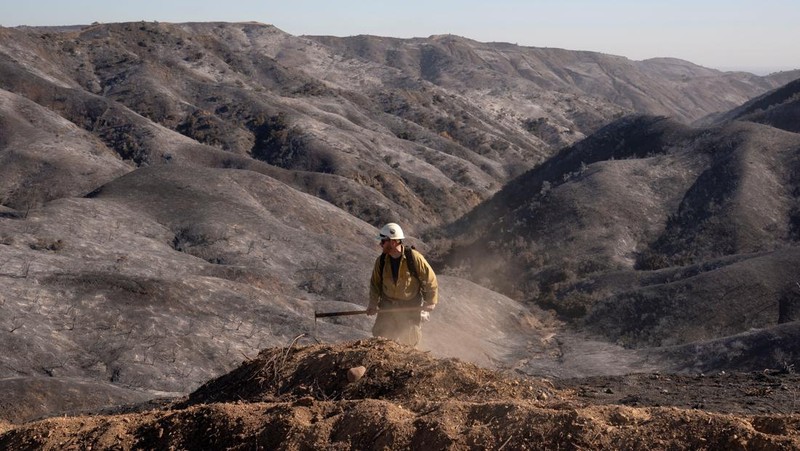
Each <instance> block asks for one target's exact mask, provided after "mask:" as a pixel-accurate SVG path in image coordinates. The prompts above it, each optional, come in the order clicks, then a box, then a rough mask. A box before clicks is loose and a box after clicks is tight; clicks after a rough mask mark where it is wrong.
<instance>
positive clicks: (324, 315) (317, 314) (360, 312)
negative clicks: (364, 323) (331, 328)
mask: <svg viewBox="0 0 800 451" xmlns="http://www.w3.org/2000/svg"><path fill="white" fill-rule="evenodd" d="M366 313H367V311H366V310H349V311H346V312H328V313H323V312H314V318H327V317H329V316H350V315H365V314H366Z"/></svg>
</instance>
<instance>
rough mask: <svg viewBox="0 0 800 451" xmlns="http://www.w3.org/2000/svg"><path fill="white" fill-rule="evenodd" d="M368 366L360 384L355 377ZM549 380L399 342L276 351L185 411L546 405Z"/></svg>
mask: <svg viewBox="0 0 800 451" xmlns="http://www.w3.org/2000/svg"><path fill="white" fill-rule="evenodd" d="M359 367H363V368H364V369H365V370H366V371H365V372H364V374H363V377H362V378H361V379H360V380H359V381H358V383H352V382H350V380H348V371H349V370H350V369H353V368H359ZM554 392H555V390H554V389H553V386H552V384H550V383H549V382H548V381H545V380H537V379H524V380H523V379H519V378H515V377H510V376H505V375H503V374H502V373H499V372H497V371H492V370H489V369H485V368H481V367H478V366H476V365H474V364H471V363H466V362H463V361H461V360H458V359H436V358H434V357H431V356H430V355H429V354H428V353H427V352H422V351H418V350H415V349H412V348H409V347H407V346H402V345H399V344H397V343H395V342H393V341H391V340H385V339H379V338H378V339H368V340H359V341H355V342H348V343H345V344H338V345H330V344H322V345H314V346H304V347H289V348H272V349H266V350H264V351H262V352H261V353H260V354H259V355H258V357H256V358H255V359H253V360H250V361H246V362H244V363H243V364H242V365H241V366H240V367H239V368H237V369H235V370H233V371H232V372H230V373H228V374H226V375H224V376H221V377H219V378H217V379H214V380H212V381H209V382H208V383H206V384H204V385H203V386H202V387H200V388H199V389H197V390H196V391H195V392H194V393H192V394H191V395H189V398H188V401H186V402H185V403H182V404H181V405H180V406H181V407H183V406H188V405H194V404H206V403H211V402H235V401H245V402H257V401H277V400H282V401H287V400H296V399H299V398H303V397H310V398H313V399H315V400H346V399H385V400H395V401H424V400H429V401H434V400H435V401H440V400H445V399H458V400H472V401H476V400H490V399H502V398H509V399H531V400H535V399H546V398H550V397H552V396H553V395H554Z"/></svg>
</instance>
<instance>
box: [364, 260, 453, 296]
mask: <svg viewBox="0 0 800 451" xmlns="http://www.w3.org/2000/svg"><path fill="white" fill-rule="evenodd" d="M405 250H406V249H405V245H404V246H403V249H402V252H401V256H400V269H399V270H398V271H397V283H395V281H394V279H393V278H392V263H391V260H390V259H391V257H390V256H389V255H387V254H381V255H380V256H379V257H378V258H377V259H376V260H375V266H374V268H373V269H372V279H371V280H370V284H369V306H370V307H378V306H379V305H380V301H381V299H388V300H390V301H400V302H403V301H406V302H412V301H415V300H417V299H420V297H421V299H422V302H423V303H424V304H436V303H437V302H439V283H438V282H437V281H436V274H434V272H433V268H431V265H429V264H428V261H427V260H425V257H423V256H422V254H420V253H419V252H417V251H416V250H415V249H412V250H411V255H412V257H413V258H414V263H415V267H416V269H417V276H418V277H419V279H417V278H416V277H414V276H412V275H411V272H410V271H409V269H408V262H407V261H406V252H405ZM381 259H385V260H386V262H385V264H384V265H383V286H381V274H380V267H381Z"/></svg>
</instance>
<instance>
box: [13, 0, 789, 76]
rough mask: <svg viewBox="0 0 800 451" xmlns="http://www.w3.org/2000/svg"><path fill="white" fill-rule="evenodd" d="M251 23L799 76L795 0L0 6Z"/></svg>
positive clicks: (53, 0)
mask: <svg viewBox="0 0 800 451" xmlns="http://www.w3.org/2000/svg"><path fill="white" fill-rule="evenodd" d="M139 20H146V21H153V20H157V21H161V22H198V21H199V22H207V21H224V22H240V21H255V22H263V23H268V24H272V25H275V26H276V27H278V28H280V29H281V30H283V31H285V32H287V33H291V34H293V35H303V34H309V35H319V34H329V35H334V36H351V35H357V34H373V35H378V36H392V37H401V38H409V37H427V36H430V35H433V34H448V33H449V34H455V35H459V36H463V37H466V38H471V39H474V40H477V41H483V42H489V41H503V42H511V43H516V44H519V45H526V46H532V47H559V48H565V49H570V50H591V51H597V52H603V53H611V54H614V55H622V56H626V57H628V58H631V59H634V60H641V59H646V58H652V57H662V56H663V57H675V58H681V59H685V60H688V61H691V62H693V63H697V64H700V65H703V66H706V67H713V68H717V69H723V70H728V69H745V70H751V71H754V72H758V73H765V72H767V71H775V70H784V69H798V68H800V1H798V0H760V1H744V0H724V1H723V0H693V1H688V0H670V1H663V0H662V1H656V0H528V1H523V0H491V1H490V0H481V1H473V0H453V1H451V0H444V1H437V0H427V1H417V0H393V1H380V0H365V1H352V0H327V1H322V0H319V1H317V0H314V1H303V0H280V1H272V0H269V1H256V0H253V1H236V0H214V1H204V0H159V1H154V0H138V1H130V2H128V1H114V0H102V1H94V0H83V1H81V0H72V1H65V0H27V1H26V0H22V1H12V0H3V1H2V4H0V25H2V26H7V27H8V26H17V25H74V24H89V23H92V22H127V21H139Z"/></svg>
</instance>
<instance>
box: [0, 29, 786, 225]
mask: <svg viewBox="0 0 800 451" xmlns="http://www.w3.org/2000/svg"><path fill="white" fill-rule="evenodd" d="M0 37H2V43H3V44H2V45H0V75H2V76H0V89H3V90H6V91H9V92H10V93H12V94H16V95H19V96H23V97H27V98H28V99H30V100H32V101H33V102H35V103H37V104H39V105H40V106H42V107H44V108H47V109H51V110H52V111H54V112H56V113H58V114H59V115H61V116H62V117H64V118H65V119H67V120H68V121H70V122H72V123H73V124H75V125H76V126H77V127H78V128H81V129H84V130H86V131H87V132H89V133H90V134H91V135H93V136H94V138H93V140H94V144H91V145H93V146H97V145H98V144H99V143H100V142H102V143H103V144H105V146H106V147H107V149H108V150H110V151H113V152H114V153H116V154H118V155H119V157H120V158H122V159H123V160H127V161H129V163H132V164H135V165H153V164H161V163H163V161H164V160H165V159H166V160H171V161H174V160H181V161H185V162H191V163H193V164H200V165H205V166H213V167H246V168H251V167H253V166H254V164H253V163H254V162H266V163H268V164H269V165H270V166H271V167H272V168H284V169H288V170H289V171H290V172H289V173H288V174H287V173H285V172H284V173H280V174H282V175H283V176H282V177H281V180H283V181H284V182H286V183H289V184H291V185H292V186H294V187H295V188H297V189H300V190H302V191H304V192H307V193H310V194H312V195H315V196H318V197H320V198H323V199H325V200H327V201H329V202H331V203H333V204H335V205H337V206H339V207H340V208H342V209H344V210H346V211H348V212H349V213H351V214H353V215H355V216H357V217H359V218H361V219H363V220H366V221H368V222H370V223H373V224H378V223H380V222H384V221H387V220H393V219H397V218H398V217H402V218H403V219H404V220H405V221H406V222H407V223H410V224H414V225H415V226H417V227H419V228H420V229H422V228H423V226H425V227H427V226H430V225H432V224H433V225H435V224H438V223H441V222H444V221H449V220H453V219H455V218H457V217H458V216H460V215H462V214H464V213H466V212H467V211H468V210H469V209H470V208H471V207H472V206H474V205H476V204H477V203H479V202H480V201H481V200H483V199H485V198H487V197H488V196H489V195H491V194H492V193H493V192H495V191H496V190H497V189H498V188H499V187H500V186H501V185H502V184H503V183H505V182H506V181H507V180H508V179H509V178H510V177H512V176H515V175H518V174H519V173H521V172H522V171H524V170H525V169H528V168H530V167H532V166H533V165H534V164H536V163H537V162H540V161H542V160H543V159H545V158H546V157H548V156H549V155H550V154H552V153H553V152H554V151H555V150H556V149H558V148H560V147H561V146H563V145H567V144H571V143H573V142H575V141H576V140H578V139H580V138H582V137H584V136H585V135H587V134H588V133H591V132H593V131H594V130H596V129H597V128H599V127H601V126H602V125H604V124H606V123H607V122H608V121H610V120H612V119H613V118H615V117H619V116H620V115H621V114H623V113H625V112H631V111H634V112H641V113H657V114H668V115H672V116H675V117H677V118H681V119H687V118H689V119H691V118H694V117H697V116H701V115H707V114H710V113H712V112H714V111H718V110H720V109H726V108H728V107H730V106H732V105H731V102H737V101H744V100H746V99H748V98H750V97H753V96H755V95H758V94H760V93H762V92H764V91H765V90H767V89H770V88H773V87H776V86H777V85H776V82H775V81H774V80H773V79H771V78H766V77H765V78H759V77H755V78H754V77H753V76H749V75H746V74H723V73H719V72H715V71H710V70H708V69H704V68H700V67H697V66H693V65H691V64H690V63H687V62H682V61H672V60H664V61H658V62H653V61H650V62H640V63H639V62H631V61H628V60H625V59H624V58H620V57H614V56H610V55H602V54H596V53H590V52H570V51H565V50H555V49H535V48H523V47H517V46H513V45H510V44H483V43H478V42H475V41H471V40H468V39H464V38H458V37H454V36H434V37H431V38H428V39H412V40H395V39H389V38H377V37H358V38H353V39H352V40H349V39H343V40H337V39H333V38H327V37H317V38H310V37H296V36H292V35H289V34H287V33H284V32H282V31H280V30H278V29H276V28H275V27H272V26H269V25H263V24H257V23H239V24H229V23H192V24H166V23H145V22H138V23H123V24H95V25H92V26H86V27H64V28H62V29H59V28H52V27H51V28H42V29H37V28H16V29H9V28H3V29H0ZM609 74H613V75H609ZM677 74H680V77H679V76H678V75H677ZM697 86H700V87H697ZM688 97H691V99H692V100H691V103H687V102H686V100H685V99H686V98H688ZM43 130H46V128H44V129H43ZM91 145H90V146H91ZM208 147H211V149H209V148H208ZM212 149H216V150H218V152H216V153H214V152H212ZM256 160H258V161H256ZM255 166H258V165H255ZM261 170H262V171H265V170H266V169H261ZM270 175H271V176H276V177H277V176H278V173H277V172H276V171H272V172H271V173H270ZM37 187H38V186H37ZM10 189H11V190H13V189H14V187H11V188H10ZM359 190H360V191H365V192H366V196H359V195H354V193H355V192H356V191H359ZM49 198H54V197H53V196H51V197H49ZM361 199H365V200H364V201H361Z"/></svg>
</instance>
